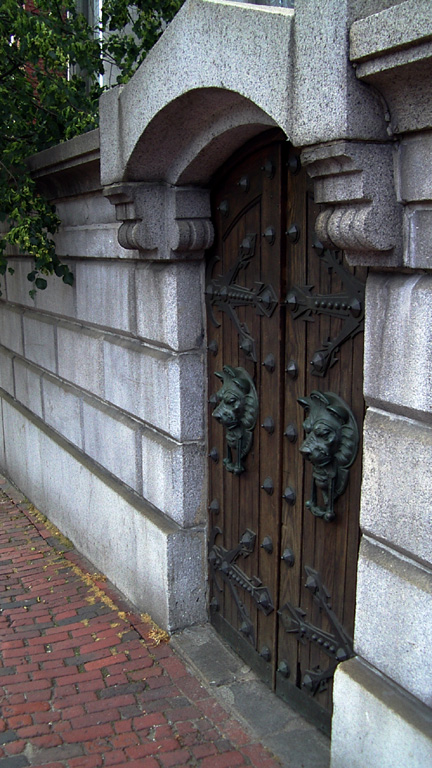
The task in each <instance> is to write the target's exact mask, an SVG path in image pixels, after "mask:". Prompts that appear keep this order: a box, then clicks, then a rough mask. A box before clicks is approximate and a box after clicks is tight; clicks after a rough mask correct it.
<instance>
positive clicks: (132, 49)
mask: <svg viewBox="0 0 432 768" xmlns="http://www.w3.org/2000/svg"><path fill="white" fill-rule="evenodd" d="M181 1H182V0H156V2H151V1H150V0H136V2H132V3H128V2H127V0H104V1H103V3H102V13H101V18H100V19H98V20H97V22H96V24H95V25H90V24H89V23H88V20H87V19H86V18H85V17H84V15H83V14H82V13H79V12H78V10H77V3H76V0H60V1H57V0H31V1H27V2H21V1H20V0H1V3H0V124H1V126H2V130H1V132H0V222H2V223H1V224H0V227H1V234H0V274H2V275H4V274H5V272H6V269H8V256H7V254H8V253H9V252H10V249H11V247H13V246H15V247H17V248H18V250H19V252H21V253H26V254H28V255H29V256H31V257H32V258H33V260H34V268H33V269H32V271H31V272H30V273H29V275H28V279H29V280H30V282H32V283H33V286H32V290H31V291H30V294H31V295H34V292H35V289H36V288H39V289H41V290H43V289H44V288H45V287H46V284H47V282H46V280H45V277H44V275H48V274H53V273H55V274H56V275H58V276H59V277H60V278H62V279H63V281H64V282H65V283H68V284H69V285H72V284H73V275H72V273H71V272H70V270H69V268H68V266H67V265H66V264H62V263H61V262H60V260H59V258H58V256H57V254H56V251H55V245H54V241H53V235H54V234H55V232H56V231H57V230H58V227H59V224H60V222H59V219H58V217H57V214H56V211H55V208H54V207H53V206H52V205H51V204H50V203H49V201H48V200H46V199H44V198H43V197H42V196H41V195H40V194H39V193H38V190H37V188H36V184H35V181H34V180H33V178H32V176H31V174H30V173H29V170H28V167H27V159H28V157H29V156H30V155H32V154H34V153H36V152H39V151H41V150H43V149H46V148H48V147H50V146H52V145H54V144H58V143H59V142H61V141H64V140H66V139H70V138H72V137H73V136H76V135H78V134H80V133H83V132H85V131H88V130H90V129H92V128H95V127H96V126H97V123H98V98H99V96H100V94H101V92H102V90H103V89H104V86H103V85H101V84H100V81H101V75H103V72H104V71H105V70H106V68H107V67H110V66H115V67H116V72H118V75H117V81H118V82H122V83H125V82H127V80H128V79H129V78H130V77H131V76H132V75H133V73H134V72H135V70H136V69H137V67H138V66H139V65H140V63H141V62H142V61H143V59H144V58H145V56H146V53H147V52H148V50H149V49H150V48H151V47H152V45H153V44H154V43H155V42H156V40H157V38H158V37H159V35H160V34H161V32H162V30H163V28H164V26H165V25H166V23H167V22H169V21H170V19H171V18H172V17H173V15H174V14H175V12H176V11H177V10H178V8H179V7H180V5H181ZM9 271H11V272H13V269H12V268H10V267H9Z"/></svg>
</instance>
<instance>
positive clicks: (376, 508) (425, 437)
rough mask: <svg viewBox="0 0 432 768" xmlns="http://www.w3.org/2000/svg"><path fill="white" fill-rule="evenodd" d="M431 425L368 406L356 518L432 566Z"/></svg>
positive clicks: (367, 528)
mask: <svg viewBox="0 0 432 768" xmlns="http://www.w3.org/2000/svg"><path fill="white" fill-rule="evenodd" d="M431 464H432V428H431V427H429V426H426V425H425V424H421V423H418V422H415V421H413V420H411V419H406V418H404V417H400V416H396V415H395V414H391V413H385V412H383V411H376V410H375V409H373V408H369V409H368V411H367V414H366V419H365V424H364V430H363V484H362V501H361V519H360V524H361V527H362V529H363V530H364V531H366V532H368V533H370V534H372V535H373V536H375V537H377V538H379V539H381V540H383V541H387V542H390V543H391V544H393V545H395V546H396V547H397V548H399V549H402V550H405V551H406V552H411V553H412V554H413V556H414V557H417V558H419V559H421V560H423V561H424V562H426V563H429V564H430V565H431V566H432V551H431V544H430V543H431V541H432V516H431V514H430V499H431V498H432V474H431V471H430V467H431Z"/></svg>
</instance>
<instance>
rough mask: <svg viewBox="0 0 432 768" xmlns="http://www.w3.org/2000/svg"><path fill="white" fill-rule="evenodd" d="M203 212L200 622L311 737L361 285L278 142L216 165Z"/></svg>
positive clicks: (326, 658) (341, 593)
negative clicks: (318, 226)
mask: <svg viewBox="0 0 432 768" xmlns="http://www.w3.org/2000/svg"><path fill="white" fill-rule="evenodd" d="M212 205H213V220H214V222H215V228H216V238H215V244H214V247H213V248H212V250H211V252H210V253H209V254H208V262H207V275H206V303H207V310H208V375H209V379H208V381H209V385H208V386H209V418H208V446H209V510H210V512H209V514H210V521H209V531H210V536H209V573H210V589H211V597H210V608H211V621H212V623H213V625H214V626H215V627H216V629H217V630H218V631H219V632H220V633H221V634H222V635H223V636H224V637H225V638H226V639H227V640H228V641H229V642H230V643H231V645H232V646H233V647H234V648H235V649H236V650H237V652H238V653H239V654H240V655H241V656H242V657H243V658H244V659H245V660H246V661H247V662H248V663H249V664H251V666H252V667H253V668H254V669H255V670H256V671H258V673H259V674H260V676H261V677H262V678H263V679H264V680H265V681H266V682H267V684H268V685H269V686H270V687H272V688H274V689H275V690H276V692H277V693H278V694H280V695H281V696H282V697H283V698H286V699H288V700H290V701H292V702H294V703H296V705H297V707H298V708H299V709H300V710H301V711H303V712H304V713H305V714H311V715H312V716H313V717H314V719H315V720H316V721H317V722H318V723H319V724H320V725H321V727H322V728H323V729H324V730H326V729H327V728H328V727H329V723H330V716H331V708H332V697H331V689H332V676H333V672H334V669H335V667H336V665H337V663H339V662H340V661H342V660H344V659H346V658H349V656H350V655H352V641H351V638H352V635H353V622H354V608H355V580H356V565H357V550H358V543H359V499H360V477H361V447H360V435H361V424H362V420H363V409H364V406H363V397H362V350H363V339H362V333H361V331H362V329H363V315H364V285H363V282H364V275H363V274H361V270H353V269H351V268H349V267H348V266H347V265H346V264H344V262H343V259H342V257H341V256H340V255H339V254H337V253H335V252H331V251H328V250H325V249H324V248H323V247H322V246H321V245H320V243H318V242H317V241H316V238H315V237H314V231H313V224H314V220H315V218H316V215H317V212H318V209H317V207H316V206H315V205H314V203H313V197H312V193H311V189H310V184H309V182H308V179H307V177H306V173H305V172H304V171H303V170H302V169H301V166H300V159H299V156H298V153H297V152H296V151H295V150H294V149H293V148H292V147H290V146H289V145H288V144H287V142H286V140H285V139H284V137H283V135H281V134H280V132H279V133H278V132H276V131H270V132H268V133H267V134H263V135H262V136H261V137H260V138H258V139H255V140H254V141H253V142H251V143H249V144H248V145H246V146H245V147H244V148H243V149H242V150H241V151H240V152H238V153H237V154H236V155H235V156H234V157H233V158H232V159H231V160H230V161H229V162H228V163H227V164H225V166H224V167H223V169H222V170H221V171H220V173H219V174H218V175H217V178H216V179H215V182H214V185H213V196H212Z"/></svg>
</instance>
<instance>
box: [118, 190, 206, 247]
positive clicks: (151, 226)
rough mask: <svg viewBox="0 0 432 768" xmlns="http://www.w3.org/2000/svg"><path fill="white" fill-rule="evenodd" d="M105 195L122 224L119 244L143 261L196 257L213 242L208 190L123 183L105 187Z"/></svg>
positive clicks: (119, 232)
mask: <svg viewBox="0 0 432 768" xmlns="http://www.w3.org/2000/svg"><path fill="white" fill-rule="evenodd" d="M104 194H105V196H106V197H108V199H109V201H110V202H111V203H112V204H113V205H115V207H116V218H117V220H118V221H121V222H122V223H121V225H120V227H119V230H118V240H119V243H120V245H121V246H122V247H123V248H126V249H132V250H138V251H139V252H140V256H142V257H144V258H145V257H147V258H150V259H157V260H171V259H176V258H184V257H185V256H187V254H189V253H190V254H192V255H193V257H194V258H197V257H198V256H200V255H201V254H204V252H205V251H206V250H207V248H210V246H211V245H212V243H213V238H214V230H213V225H212V222H211V219H210V205H209V200H208V192H207V190H204V189H193V188H181V187H172V186H169V185H166V184H154V183H139V182H136V183H133V182H130V183H127V182H126V183H119V184H112V185H111V186H110V187H106V188H105V189H104Z"/></svg>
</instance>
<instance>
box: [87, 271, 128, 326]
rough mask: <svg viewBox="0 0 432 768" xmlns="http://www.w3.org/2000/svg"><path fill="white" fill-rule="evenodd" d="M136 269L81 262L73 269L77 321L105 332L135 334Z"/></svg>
mask: <svg viewBox="0 0 432 768" xmlns="http://www.w3.org/2000/svg"><path fill="white" fill-rule="evenodd" d="M134 270H135V266H134V264H133V263H131V262H127V263H110V262H107V261H103V262H102V261H80V262H77V263H76V266H75V280H76V303H77V317H78V319H79V320H82V321H84V322H89V323H94V324H95V325H100V326H103V327H105V328H109V329H113V330H119V331H126V332H128V333H133V334H134V333H135V332H136V318H135V285H134Z"/></svg>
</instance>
